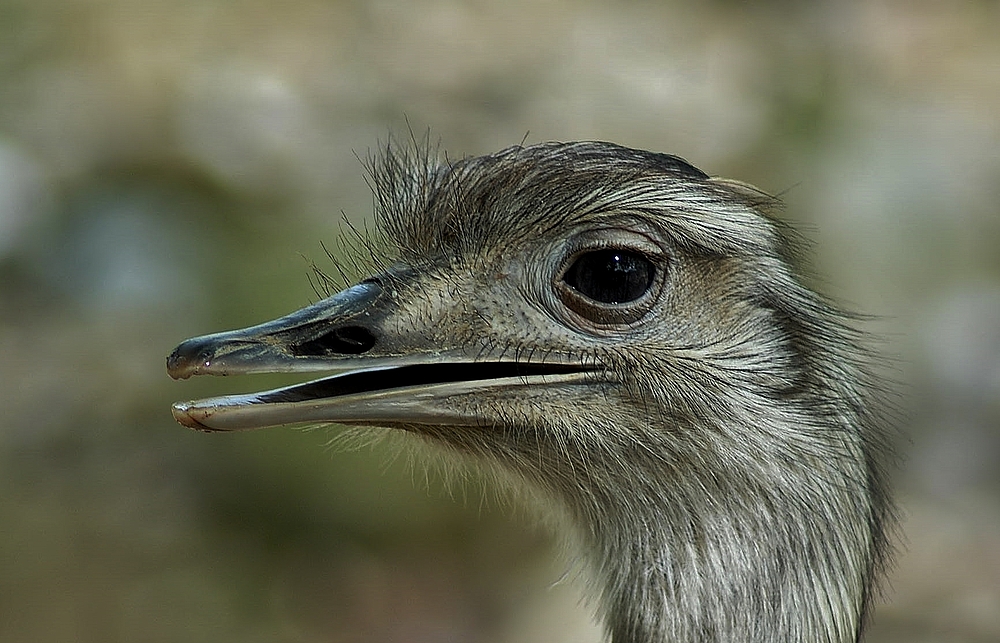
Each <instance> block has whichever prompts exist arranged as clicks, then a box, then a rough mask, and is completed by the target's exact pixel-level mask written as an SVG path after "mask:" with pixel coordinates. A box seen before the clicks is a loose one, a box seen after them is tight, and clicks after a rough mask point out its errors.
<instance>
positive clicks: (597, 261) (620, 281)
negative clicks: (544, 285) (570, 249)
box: [563, 248, 656, 304]
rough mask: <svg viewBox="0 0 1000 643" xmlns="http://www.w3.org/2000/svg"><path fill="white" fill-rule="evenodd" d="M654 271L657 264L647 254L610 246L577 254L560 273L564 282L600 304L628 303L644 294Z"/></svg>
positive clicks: (651, 281) (650, 283)
mask: <svg viewBox="0 0 1000 643" xmlns="http://www.w3.org/2000/svg"><path fill="white" fill-rule="evenodd" d="M655 274H656V267H655V266H654V265H653V263H652V262H651V261H649V259H646V257H644V256H642V255H640V254H638V253H635V252H631V251H628V250H621V249H617V248H612V249H608V250H595V251H593V252H588V253H586V254H583V255H581V256H580V257H578V258H577V260H576V261H575V262H573V265H571V266H570V267H569V270H567V271H566V273H565V274H564V275H563V281H564V282H565V283H566V285H568V286H570V287H571V288H573V289H574V290H576V291H577V292H579V293H580V294H581V295H584V296H585V297H589V298H590V299H592V300H594V301H597V302H600V303H602V304H627V303H628V302H631V301H635V300H636V299H639V298H640V297H642V296H643V295H644V294H646V291H647V290H649V287H650V286H651V285H653V277H654V276H655Z"/></svg>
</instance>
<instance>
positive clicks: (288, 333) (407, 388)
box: [167, 281, 595, 431]
mask: <svg viewBox="0 0 1000 643" xmlns="http://www.w3.org/2000/svg"><path fill="white" fill-rule="evenodd" d="M395 314H398V308H397V305H396V302H394V301H392V300H391V297H390V296H389V294H388V293H387V292H386V290H385V289H383V287H382V286H381V285H380V283H379V282H377V281H365V282H362V283H360V284H358V285H356V286H352V287H351V288H348V289H347V290H344V291H342V292H340V293H338V294H336V295H333V296H332V297H328V298H327V299H324V300H322V301H319V302H317V303H315V304H313V305H311V306H307V307H305V308H303V309H301V310H298V311H296V312H293V313H291V314H289V315H286V316H284V317H281V318H279V319H276V320H274V321H270V322H267V323H264V324H260V325H257V326H252V327H250V328H245V329H242V330H235V331H230V332H225V333H216V334H213V335H205V336H202V337H195V338H193V339H189V340H186V341H184V342H182V343H181V344H180V345H179V346H178V347H177V348H176V349H174V351H173V353H171V354H170V356H169V357H168V358H167V372H168V373H169V374H170V376H171V377H173V378H174V379H185V378H188V377H190V376H191V375H230V374H243V373H274V372H316V371H331V372H336V373H337V374H335V375H333V376H331V377H326V378H323V379H318V380H314V381H311V382H307V383H304V384H298V385H294V386H288V387H284V388H279V389H274V390H270V391H264V392H260V393H252V394H247V395H231V396H225V397H215V398H209V399H204V400H196V401H190V402H178V403H176V404H174V405H173V407H172V408H171V411H172V413H173V416H174V418H175V419H176V420H177V421H178V422H180V423H181V424H182V425H184V426H186V427H189V428H192V429H197V430H200V431H236V430H244V429H256V428H263V427H269V426H277V425H282V424H297V423H320V422H322V423H326V422H336V423H342V424H365V425H387V426H391V425H398V424H431V425H452V426H476V425H480V424H482V423H483V422H484V421H485V419H484V418H483V417H482V416H481V415H480V414H479V413H477V412H475V410H474V409H475V408H476V405H475V404H469V403H468V399H469V396H470V395H471V396H477V395H478V396H483V394H486V393H490V392H492V393H494V394H496V393H497V392H498V391H499V390H500V389H509V388H515V387H537V386H555V387H559V386H573V385H577V384H580V383H583V382H587V381H590V380H592V379H593V376H594V371H595V368H594V367H593V365H589V366H588V365H586V364H583V363H580V362H579V361H574V360H572V359H570V358H569V357H568V356H560V355H556V354H552V353H549V354H546V355H545V358H544V359H542V360H535V359H524V358H523V357H522V358H520V359H518V358H515V357H514V356H503V355H500V356H491V355H489V354H486V353H485V352H484V351H481V350H474V349H468V348H463V347H458V346H429V345H420V342H421V340H420V339H417V340H416V341H414V340H413V337H417V338H420V337H426V336H428V335H429V334H428V333H419V332H418V333H411V334H410V336H408V337H402V336H394V335H393V334H392V332H390V331H389V330H388V329H393V328H398V327H399V324H394V323H392V321H393V320H392V317H393V315H395ZM424 341H426V340H424ZM470 351H471V352H470ZM463 399H464V400H465V403H463V402H462V400H463Z"/></svg>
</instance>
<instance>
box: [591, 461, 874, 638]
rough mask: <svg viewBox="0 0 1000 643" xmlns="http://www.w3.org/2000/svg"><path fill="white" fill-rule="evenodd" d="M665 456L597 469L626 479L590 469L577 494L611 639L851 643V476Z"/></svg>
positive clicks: (825, 466)
mask: <svg viewBox="0 0 1000 643" xmlns="http://www.w3.org/2000/svg"><path fill="white" fill-rule="evenodd" d="M701 455H702V456H704V451H703V452H702V454H701ZM798 455H799V456H801V455H802V454H798ZM675 456H676V457H672V458H670V459H665V458H664V457H662V456H658V455H656V454H655V452H654V451H645V452H638V451H637V452H632V453H628V454H621V453H619V454H617V457H615V458H612V459H610V460H607V461H608V462H611V463H613V465H612V466H614V467H621V466H623V465H622V463H625V462H627V463H628V467H629V471H628V472H627V474H626V475H622V474H623V473H624V472H623V471H613V470H604V471H603V472H602V471H600V467H594V466H593V463H594V460H593V459H592V460H591V473H592V475H590V476H589V478H588V479H589V481H590V483H591V485H590V488H588V489H587V490H586V492H585V493H584V494H579V495H577V496H576V497H577V498H578V499H579V498H586V501H585V502H584V503H582V504H578V505H577V511H578V512H579V514H578V516H577V519H578V521H579V522H578V524H581V525H586V527H585V528H584V533H585V536H584V538H585V539H586V541H587V542H585V546H586V549H587V551H589V552H591V553H590V555H591V556H592V557H593V561H592V562H593V567H594V568H595V570H596V574H597V576H596V579H595V580H596V583H597V584H598V586H599V593H600V602H601V605H602V607H603V611H604V617H605V622H606V625H607V628H608V631H609V632H610V634H611V640H612V641H613V643H654V642H655V643H661V642H667V641H669V642H671V643H693V642H695V641H697V642H699V643H707V642H720V643H721V642H734V643H735V642H737V641H739V642H741V643H747V642H755V643H756V642H774V643H777V642H779V641H780V642H788V641H796V642H810V643H811V642H817V643H819V642H822V643H834V642H836V643H841V642H845V641H855V640H857V637H858V632H859V630H860V624H861V621H862V618H863V611H864V606H865V605H866V603H867V596H866V592H867V585H868V579H869V578H870V577H871V571H872V562H871V561H872V556H871V551H870V550H871V530H870V527H869V523H870V512H869V510H868V506H867V502H866V497H865V492H864V490H863V489H858V488H857V487H858V483H857V482H856V480H857V479H859V478H857V477H854V476H856V475H857V473H858V472H854V471H851V470H850V469H851V467H847V469H848V471H846V472H845V471H844V470H842V468H843V463H842V462H841V463H839V464H837V465H832V464H830V463H829V462H821V461H816V460H812V459H807V460H806V463H805V464H803V463H802V462H800V461H796V460H792V459H784V458H780V457H779V458H777V459H775V460H772V461H771V464H769V465H766V466H762V465H761V464H760V462H753V464H750V463H751V461H752V458H747V459H746V460H745V461H741V460H740V458H739V457H735V456H733V455H732V454H729V455H727V456H726V457H725V458H722V459H720V461H718V462H714V463H706V462H704V461H703V460H702V461H698V460H688V459H687V458H686V457H685V456H684V454H679V455H678V454H676V452H675ZM782 460H784V464H782V465H776V464H774V463H776V462H782ZM706 465H709V466H707V467H706ZM706 470H708V471H711V470H715V471H719V472H724V473H725V475H721V474H720V475H715V476H713V475H705V471H706ZM623 478H624V479H628V480H631V481H633V484H631V485H622V484H620V482H619V481H620V480H622V479H623ZM860 479H862V480H863V479H864V476H863V475H862V476H860ZM612 480H614V481H615V484H609V482H610V481H612Z"/></svg>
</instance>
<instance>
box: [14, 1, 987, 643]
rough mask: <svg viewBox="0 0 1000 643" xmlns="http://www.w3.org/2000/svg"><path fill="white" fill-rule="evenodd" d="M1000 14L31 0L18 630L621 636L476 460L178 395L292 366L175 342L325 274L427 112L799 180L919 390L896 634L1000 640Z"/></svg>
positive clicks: (725, 6) (449, 145)
mask: <svg viewBox="0 0 1000 643" xmlns="http://www.w3.org/2000/svg"><path fill="white" fill-rule="evenodd" d="M998 34H1000V5H998V3H997V2H986V1H982V2H971V1H970V2H930V1H927V2H922V1H916V2H913V1H902V0H899V1H891V0H873V1H870V2H860V1H829V2H819V1H817V2H801V3H798V2H792V1H790V0H785V1H779V0H774V1H770V2H756V3H743V2H736V1H729V2H726V1H722V0H715V1H696V0H678V1H671V2H653V1H647V2H641V1H618V2H599V1H597V0H507V1H504V2H500V1H497V2H487V1H485V0H483V1H473V2H458V1H456V0H419V1H412V2H411V1H406V0H373V1H371V2H364V1H362V0H353V1H352V0H325V1H319V0H287V1H284V2H265V1H263V0H214V1H212V0H63V1H58V0H0V378H2V383H3V386H2V387H0V640H2V641H5V642H17V643H21V642H37V641H80V642H95V643H96V642H100V643H107V642H114V641H140V642H145V641H149V642H160V641H163V642H167V641H184V642H187V641H191V642H199V641H205V642H213V643H217V642H220V641H240V642H242V643H255V642H268V643H270V642H275V643H286V642H287V643H299V642H302V643H305V642H320V641H333V642H357V643H375V642H397V641H399V642H404V641H405V642H407V643H412V642H421V641H434V642H447V641H456V642H474V643H478V642H483V643H507V642H510V643H514V642H528V643H531V642H538V643H559V642H570V641H572V642H584V643H585V642H588V641H589V642H596V641H598V640H599V638H600V636H599V629H598V628H597V627H596V625H595V624H594V623H593V621H592V620H591V618H590V616H589V611H588V609H587V607H586V605H583V604H581V602H580V593H579V591H578V588H577V587H576V586H575V585H574V581H573V578H572V577H570V578H568V579H567V578H564V577H563V576H564V571H565V564H564V563H560V562H559V560H558V559H557V558H556V557H555V556H554V553H553V551H554V547H553V539H552V538H551V537H550V536H549V535H547V534H546V533H544V532H543V531H541V530H539V529H538V528H536V527H534V526H533V525H532V522H531V521H530V520H528V519H526V518H525V517H524V516H523V514H522V512H518V511H517V510H511V509H505V508H503V507H500V506H498V503H497V502H496V501H494V500H493V496H492V495H491V494H490V493H489V492H488V491H484V489H483V487H482V485H480V484H479V483H478V482H477V481H476V480H471V481H469V482H468V484H466V485H459V486H457V487H456V486H453V487H452V488H451V489H450V490H447V489H446V488H445V485H443V484H442V483H441V481H440V480H439V479H438V478H439V476H437V475H434V474H433V471H432V472H431V474H430V475H427V476H425V475H424V471H423V469H422V468H421V467H409V466H408V465H407V463H406V461H405V460H406V459H405V458H396V459H394V458H392V457H391V452H390V451H388V450H386V449H384V448H382V447H372V448H365V449H361V450H357V451H346V452H345V451H343V450H339V449H334V448H331V447H330V446H329V444H328V443H329V442H330V439H331V434H332V433H335V432H336V429H332V430H331V431H326V430H318V431H301V430H294V429H274V430H271V431H266V432H260V433H245V434H233V435H202V434H198V433H194V432H192V431H188V430H186V429H183V428H181V427H180V426H178V425H177V424H175V423H174V422H173V421H172V419H171V417H170V413H169V410H168V409H169V405H170V403H171V402H172V401H174V400H178V399H191V398H194V397H198V396H203V395H212V394H223V393H229V392H246V391H248V390H252V389H257V388H260V387H263V386H270V385H273V384H275V383H276V382H277V381H279V380H274V379H269V378H267V377H258V378H249V379H241V380H220V379H211V378H209V379H207V380H206V381H197V380H195V381H189V382H184V383H175V382H172V381H170V380H169V379H168V378H167V376H166V374H165V372H164V357H165V356H166V354H167V353H168V352H169V351H170V350H171V349H172V348H173V346H174V345H175V344H177V343H178V342H179V341H180V340H182V339H184V338H186V337H189V336H192V335H196V334H203V333H206V332H209V331H215V330H222V329H228V328H234V327H241V326H245V325H248V324H251V323H256V322H259V321H263V320H266V319H269V318H272V317H275V316H277V315H280V314H283V313H286V312H288V311H290V310H292V309H294V308H297V307H299V306H301V305H304V304H306V303H308V302H310V301H312V300H315V298H316V295H315V293H314V292H313V289H312V288H311V286H310V283H309V279H308V277H309V275H310V268H309V265H310V261H315V262H316V263H317V264H318V265H319V266H320V267H321V268H322V267H329V268H332V264H330V263H329V260H328V259H327V258H326V256H325V253H324V250H323V247H322V246H321V242H322V243H325V244H326V245H327V246H328V247H331V248H335V247H336V239H337V238H338V236H339V234H340V226H341V220H342V214H341V213H344V214H346V215H347V216H348V217H349V218H350V219H351V220H352V221H354V222H355V223H356V224H360V225H363V223H364V221H365V219H366V217H367V216H368V215H369V212H370V194H369V192H368V189H367V187H366V185H365V183H364V181H363V179H362V166H361V163H360V162H359V160H358V158H357V157H358V156H360V157H362V158H364V157H366V156H367V155H368V152H369V150H370V149H374V148H375V147H377V144H378V141H380V140H382V141H384V140H385V138H386V136H387V135H388V133H389V132H390V131H391V132H394V133H395V134H398V135H403V136H406V135H407V134H406V132H407V121H408V122H409V124H411V125H412V127H413V129H414V130H415V131H416V132H417V134H418V135H422V134H423V132H424V131H425V129H426V128H430V130H431V137H432V140H437V139H440V141H441V143H442V147H443V149H445V150H447V151H448V154H449V155H450V156H451V157H461V156H465V155H475V154H482V153H487V152H491V151H495V150H497V149H500V148H502V147H506V146H509V145H513V144H516V143H519V142H520V141H521V140H522V139H524V138H525V137H527V138H526V140H527V142H529V143H530V142H538V141H547V140H572V139H605V140H612V141H615V142H618V143H621V144H624V145H629V146H635V147H641V148H645V149H651V150H658V151H667V152H672V153H675V154H679V155H681V156H684V157H685V158H687V159H689V160H690V161H692V162H693V163H694V164H695V165H697V166H698V167H700V168H702V169H704V170H705V171H707V172H709V173H710V174H718V175H727V176H732V177H736V178H740V179H743V180H746V181H749V182H751V183H754V184H756V185H758V186H760V187H761V188H763V189H765V190H767V191H769V192H772V193H780V194H781V195H782V196H783V198H784V200H785V201H786V203H787V209H786V211H785V212H784V214H783V215H782V216H783V217H785V218H786V219H787V220H789V221H791V222H793V223H794V224H795V225H796V226H797V227H798V228H799V229H800V230H802V231H803V232H804V234H805V236H806V237H808V238H809V239H811V240H812V241H813V242H814V247H813V249H812V252H811V253H810V258H809V263H808V265H807V266H805V268H806V269H807V270H808V271H809V273H810V274H813V275H816V277H815V278H814V279H813V283H815V284H817V287H818V288H819V289H821V290H822V291H824V292H825V293H826V294H828V295H830V296H832V297H833V298H834V299H836V300H838V301H840V302H842V303H844V304H845V305H846V306H848V307H850V308H853V309H856V310H861V311H865V312H868V313H872V314H875V315H878V316H879V317H878V319H877V320H876V321H874V322H873V323H872V327H873V328H874V329H875V331H876V332H878V333H880V334H881V335H883V336H884V337H885V338H886V351H887V352H889V353H890V354H892V355H894V356H895V357H897V358H898V359H899V364H900V367H899V373H898V376H899V379H900V381H901V382H903V383H904V384H905V385H906V387H907V388H908V389H909V390H910V394H909V396H908V397H907V402H906V406H907V409H906V410H907V411H908V412H909V414H910V415H911V416H912V418H913V419H912V421H911V422H910V423H909V425H908V426H907V428H906V430H907V439H906V440H902V441H901V445H900V448H901V451H903V452H904V453H905V455H906V461H905V464H904V466H903V467H902V468H901V469H900V471H899V472H898V476H897V482H898V488H899V490H900V496H901V501H902V507H903V517H904V524H903V527H904V533H905V537H904V539H903V543H902V544H901V547H902V552H901V554H900V556H899V559H898V565H897V566H896V568H895V570H894V572H893V574H892V576H891V578H890V582H889V583H888V588H887V596H886V599H885V601H884V602H883V603H882V604H880V606H879V608H878V610H877V611H876V613H875V615H874V622H873V625H872V628H871V632H870V636H869V638H868V640H869V641H872V642H903V641H906V642H923V641H927V642H931V641H954V642H962V643H965V642H967V643H973V642H976V643H978V642H983V643H986V642H995V641H998V640H1000V205H998V204H1000V37H998ZM279 379H280V378H279ZM280 381H282V382H284V381H286V380H280Z"/></svg>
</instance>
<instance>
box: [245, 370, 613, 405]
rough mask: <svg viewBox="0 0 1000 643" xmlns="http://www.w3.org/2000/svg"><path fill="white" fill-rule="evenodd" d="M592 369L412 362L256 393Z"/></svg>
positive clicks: (292, 398)
mask: <svg viewBox="0 0 1000 643" xmlns="http://www.w3.org/2000/svg"><path fill="white" fill-rule="evenodd" d="M593 370H596V369H594V368H588V367H585V366H580V365H572V364H540V363H536V364H528V363H520V362H468V363H463V362H458V363H454V362H453V363H444V364H412V365H408V366H399V367H394V368H385V369H371V370H364V371H354V372H350V373H344V374H343V375H335V376H333V377H328V378H325V379H321V380H315V381H313V382H307V383H305V384H300V385H298V386H291V387H288V388H284V389H280V390H276V391H269V392H267V393H262V394H260V395H258V396H257V399H258V401H259V402H260V403H264V404H276V403H288V402H304V401H307V400H316V399H322V398H331V397H340V396H345V395H353V394H356V393H371V392H376V391H385V390H389V389H396V388H406V387H409V386H426V385H428V384H446V383H450V382H471V381H478V380H493V379H503V378H510V377H530V376H533V375H568V374H572V373H585V372H589V371H593Z"/></svg>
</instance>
